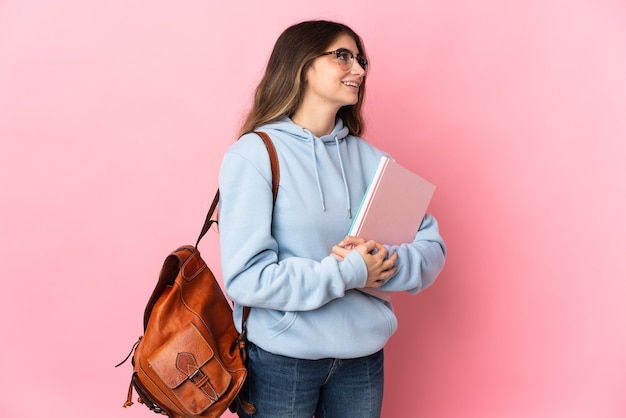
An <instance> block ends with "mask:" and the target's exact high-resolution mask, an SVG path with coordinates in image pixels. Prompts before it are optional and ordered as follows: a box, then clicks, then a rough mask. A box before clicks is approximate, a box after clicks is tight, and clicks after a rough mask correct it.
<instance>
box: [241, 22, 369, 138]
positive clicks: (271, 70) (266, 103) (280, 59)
mask: <svg viewBox="0 0 626 418" xmlns="http://www.w3.org/2000/svg"><path fill="white" fill-rule="evenodd" d="M341 34H347V35H349V36H351V37H352V38H353V39H354V41H355V43H356V46H357V48H358V51H357V52H359V53H361V54H363V55H365V51H364V50H363V41H362V40H361V38H360V37H359V35H357V34H356V32H354V31H353V30H352V29H350V28H349V27H348V26H346V25H344V24H342V23H337V22H329V21H325V20H312V21H306V22H301V23H298V24H295V25H293V26H290V27H289V28H287V29H285V31H284V32H283V33H282V34H281V35H280V36H279V37H278V39H277V40H276V44H275V45H274V50H273V51H272V54H271V56H270V59H269V61H268V63H267V68H266V69H265V75H264V76H263V78H262V79H261V82H260V83H259V85H258V87H257V88H256V92H255V95H254V104H253V107H252V109H251V110H250V112H249V113H248V115H247V117H246V119H245V121H244V123H243V126H242V129H241V134H244V133H247V132H251V131H254V130H255V129H257V128H258V127H259V126H261V125H264V124H266V123H269V122H274V121H276V120H278V119H280V118H282V117H284V116H289V117H291V116H292V115H293V114H294V112H295V111H296V109H297V108H298V105H299V104H300V102H301V100H302V96H303V92H304V89H303V86H304V83H305V81H304V80H305V74H306V70H307V69H308V68H309V66H310V65H311V62H312V61H313V60H314V59H315V58H317V57H318V56H320V54H323V53H324V52H326V48H328V46H329V45H330V44H332V43H333V41H334V40H335V39H336V38H337V37H338V36H339V35H341ZM364 97H365V78H364V79H363V83H362V84H361V87H360V89H359V100H358V101H357V103H356V104H354V105H349V106H343V107H342V108H341V109H339V111H338V112H337V116H338V117H339V118H341V119H342V120H343V123H344V125H345V126H346V127H347V128H348V129H349V131H350V134H352V135H356V136H360V135H361V134H362V133H363V131H364V122H363V116H362V114H361V110H362V107H363V99H364Z"/></svg>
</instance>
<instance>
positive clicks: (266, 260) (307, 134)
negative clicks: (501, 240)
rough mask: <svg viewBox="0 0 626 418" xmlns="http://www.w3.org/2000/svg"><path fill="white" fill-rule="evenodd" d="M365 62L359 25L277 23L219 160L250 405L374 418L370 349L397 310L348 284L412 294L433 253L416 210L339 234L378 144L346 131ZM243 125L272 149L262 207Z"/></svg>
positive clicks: (225, 246)
mask: <svg viewBox="0 0 626 418" xmlns="http://www.w3.org/2000/svg"><path fill="white" fill-rule="evenodd" d="M367 69H368V63H367V58H366V57H365V51H364V48H363V43H362V41H361V39H360V37H359V36H358V35H357V34H356V33H355V32H354V31H353V30H352V29H350V28H349V27H347V26H345V25H343V24H340V23H335V22H328V21H307V22H303V23H299V24H296V25H294V26H291V27H289V28H288V29H286V30H285V31H284V32H283V33H282V34H281V35H280V37H279V38H278V40H277V41H276V45H275V46H274V50H273V52H272V54H271V56H270V59H269V62H268V65H267V69H266V72H265V75H264V77H263V79H262V80H261V82H260V84H259V86H258V88H257V90H256V96H255V100H254V106H253V108H252V109H251V111H250V113H249V115H248V117H247V120H246V121H245V123H244V125H243V129H242V136H241V138H240V139H239V140H238V141H236V142H235V143H234V144H233V145H232V146H231V147H230V149H229V150H228V152H227V153H226V155H225V157H224V160H223V163H222V167H221V169H220V174H219V189H220V193H221V200H220V213H219V220H220V245H221V258H222V274H223V278H224V285H225V289H226V293H227V294H228V296H229V297H230V298H231V299H232V300H233V301H234V303H235V309H234V319H235V324H237V326H240V324H241V315H242V307H243V306H250V307H252V309H251V313H250V316H249V318H248V321H247V336H248V340H249V343H248V362H249V363H248V368H249V375H248V381H247V382H248V385H247V388H245V389H244V391H242V393H241V396H242V399H244V400H246V401H249V402H251V403H252V404H254V406H255V408H256V413H255V414H254V417H258V418H264V417H270V418H276V417H281V418H282V417H302V418H310V417H312V416H315V417H339V418H346V417H358V418H369V417H372V418H373V417H379V416H380V411H381V406H382V395H383V347H384V345H385V343H386V342H387V340H388V339H389V337H390V336H391V335H392V334H393V333H394V331H395V330H396V328H397V321H396V318H395V316H394V313H393V311H392V308H391V306H390V304H389V303H387V302H384V301H382V300H380V299H377V298H374V297H372V296H370V295H366V294H364V293H362V292H360V291H358V290H357V289H359V288H363V287H366V286H367V287H382V288H383V289H385V290H390V291H408V292H410V293H417V292H419V291H420V290H422V289H424V288H426V287H427V286H429V285H430V284H431V283H432V282H433V281H434V280H435V278H436V276H437V275H438V274H439V272H440V271H441V269H442V267H443V264H444V258H445V245H444V242H443V240H442V238H441V236H440V235H439V231H438V227H437V222H436V221H435V219H434V218H433V217H432V216H430V215H426V217H425V218H424V220H423V222H422V225H421V227H420V230H419V232H418V233H417V234H416V236H415V239H414V241H413V242H408V243H405V244H402V245H399V246H389V245H385V243H379V242H375V241H365V240H364V239H362V238H360V237H346V236H345V234H346V233H347V231H348V229H349V228H350V225H351V223H352V219H351V218H352V214H353V213H354V212H355V210H356V209H355V208H358V206H359V204H360V202H361V199H362V197H363V195H364V194H365V191H366V188H367V185H368V182H369V180H370V178H371V177H372V175H373V173H374V171H375V170H376V166H377V164H378V161H379V159H380V157H381V156H382V155H386V154H385V153H383V152H382V151H380V150H378V149H377V148H375V147H374V146H372V145H371V144H369V143H367V142H365V141H364V140H363V139H361V138H359V135H360V134H361V133H362V132H363V119H362V115H361V109H362V106H363V97H364V94H365V80H366V74H367ZM252 131H264V132H266V133H267V134H268V135H269V136H270V137H271V138H272V140H273V142H274V145H275V147H276V149H277V152H278V158H279V165H280V186H279V191H278V197H277V200H276V203H275V205H273V204H272V187H271V185H272V173H271V169H270V163H269V157H268V154H267V150H266V149H265V147H264V145H263V142H262V141H261V139H260V138H259V137H258V136H257V135H256V134H254V133H251V132H252ZM239 414H240V416H241V417H246V416H248V415H246V414H245V413H244V412H243V411H239Z"/></svg>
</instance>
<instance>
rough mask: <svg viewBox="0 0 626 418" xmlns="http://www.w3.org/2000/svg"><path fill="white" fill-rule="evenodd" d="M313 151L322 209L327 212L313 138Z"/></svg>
mask: <svg viewBox="0 0 626 418" xmlns="http://www.w3.org/2000/svg"><path fill="white" fill-rule="evenodd" d="M311 152H312V154H313V169H314V170H315V180H316V181H317V190H318V192H319V194H320V201H321V202H322V211H324V212H326V205H325V204H324V192H323V191H322V184H321V183H320V175H319V172H318V171H317V155H316V154H315V140H314V139H311Z"/></svg>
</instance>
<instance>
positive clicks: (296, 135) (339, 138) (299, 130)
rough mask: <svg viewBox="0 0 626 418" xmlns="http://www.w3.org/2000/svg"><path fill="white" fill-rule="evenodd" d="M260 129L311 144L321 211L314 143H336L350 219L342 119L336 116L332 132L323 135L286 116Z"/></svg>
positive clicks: (323, 204) (322, 206)
mask: <svg viewBox="0 0 626 418" xmlns="http://www.w3.org/2000/svg"><path fill="white" fill-rule="evenodd" d="M260 130H262V131H265V132H267V133H268V134H269V135H270V136H271V135H272V132H271V131H276V132H277V133H281V134H283V135H285V134H286V135H288V136H289V137H291V138H293V139H295V140H298V141H303V142H308V143H310V144H311V164H312V167H313V171H314V173H315V179H316V182H317V190H318V193H319V197H320V204H321V208H322V210H323V211H326V202H325V200H324V190H322V185H321V182H320V177H319V170H318V162H317V154H316V151H315V149H316V146H315V144H316V142H317V141H322V143H323V144H324V145H325V146H328V145H332V144H334V145H336V150H337V156H338V159H339V166H340V169H341V177H342V181H343V185H344V189H345V194H346V206H347V208H346V209H347V215H348V217H349V218H350V219H352V207H351V203H350V189H349V188H348V181H347V180H346V173H345V170H344V164H343V158H342V155H341V154H342V148H345V146H344V147H342V144H343V143H344V142H345V139H346V137H347V136H348V133H349V130H348V128H347V127H345V126H343V120H341V119H339V118H337V120H336V121H335V126H334V127H333V130H332V132H331V133H330V134H328V135H323V136H321V137H317V136H315V135H314V134H313V133H312V132H311V131H309V130H308V129H306V128H303V127H302V126H300V125H297V124H296V123H294V122H293V121H292V120H291V119H290V118H288V117H284V118H282V119H280V120H278V121H276V122H272V123H268V124H267V125H263V126H262V127H261V128H260ZM344 152H345V151H344Z"/></svg>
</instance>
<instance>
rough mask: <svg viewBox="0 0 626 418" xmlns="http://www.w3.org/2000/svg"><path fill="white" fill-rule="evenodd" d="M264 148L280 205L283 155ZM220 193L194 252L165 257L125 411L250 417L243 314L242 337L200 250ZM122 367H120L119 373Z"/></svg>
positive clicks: (179, 417) (180, 417)
mask: <svg viewBox="0 0 626 418" xmlns="http://www.w3.org/2000/svg"><path fill="white" fill-rule="evenodd" d="M256 133H257V134H258V135H259V136H261V138H262V139H263V142H264V143H265V146H266V148H267V150H268V153H269V156H270V164H271V167H272V192H273V195H274V202H275V201H276V195H277V193H278V184H279V168H278V156H277V154H276V150H275V148H274V145H273V144H272V141H271V140H270V138H269V136H267V134H265V133H263V132H256ZM218 202H219V190H218V191H217V192H216V194H215V198H214V199H213V202H212V204H211V207H210V209H209V212H208V214H207V217H206V219H205V222H204V225H203V227H202V230H201V232H200V236H199V237H198V240H197V242H196V245H195V246H191V245H185V246H182V247H180V248H178V249H176V250H175V251H173V252H172V253H171V254H169V255H168V256H167V258H166V259H165V262H164V263H163V267H162V269H161V272H160V274H159V281H158V283H157V285H156V287H155V289H154V291H153V292H152V296H151V297H150V299H149V301H148V304H147V306H146V308H145V312H144V318H143V327H144V334H143V336H141V337H139V340H138V341H137V342H136V343H135V345H134V346H133V348H132V350H131V352H130V354H129V355H128V356H127V357H126V359H125V360H124V361H122V362H121V363H120V364H118V365H117V366H120V365H121V364H123V363H124V362H126V360H128V358H129V357H130V356H131V355H132V365H133V374H132V377H131V384H130V387H129V389H128V397H127V400H126V402H125V403H124V405H123V406H124V407H128V406H130V405H132V404H133V402H132V392H133V388H134V389H135V390H136V391H137V393H138V395H139V398H138V402H140V403H142V404H144V405H146V406H147V407H148V408H150V410H152V411H153V412H156V413H158V414H163V415H167V416H169V417H171V418H185V417H207V418H208V417H211V418H213V417H219V416H221V415H222V414H223V413H224V412H225V411H226V409H227V408H228V409H230V410H231V411H233V412H235V411H236V410H237V407H238V405H239V406H240V407H241V408H242V409H243V410H244V411H245V412H246V413H247V414H249V415H251V414H253V413H254V406H253V405H251V404H249V403H246V402H244V401H243V400H241V399H237V396H238V393H239V391H240V390H241V388H242V386H243V384H244V382H245V379H246V376H247V370H246V362H245V360H246V358H245V355H246V353H245V342H246V339H245V330H246V328H245V321H246V319H247V316H248V314H249V313H250V308H249V307H245V308H244V315H243V318H242V332H241V333H238V332H237V329H236V328H235V324H234V322H233V314H232V307H231V305H230V303H229V302H228V300H227V299H226V297H225V295H224V293H223V292H222V290H221V288H220V286H219V284H218V282H217V280H216V279H215V276H214V275H213V273H212V272H211V270H210V269H209V267H208V266H207V265H206V263H205V262H204V260H203V259H202V257H201V256H200V252H199V251H198V244H199V243H200V240H201V239H202V237H203V236H204V235H205V234H206V233H207V231H208V230H209V228H210V227H211V225H212V224H213V223H217V221H216V220H214V219H211V218H212V216H213V213H214V212H215V210H216V208H217V205H218ZM117 366H116V367H117Z"/></svg>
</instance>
